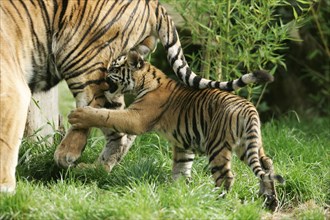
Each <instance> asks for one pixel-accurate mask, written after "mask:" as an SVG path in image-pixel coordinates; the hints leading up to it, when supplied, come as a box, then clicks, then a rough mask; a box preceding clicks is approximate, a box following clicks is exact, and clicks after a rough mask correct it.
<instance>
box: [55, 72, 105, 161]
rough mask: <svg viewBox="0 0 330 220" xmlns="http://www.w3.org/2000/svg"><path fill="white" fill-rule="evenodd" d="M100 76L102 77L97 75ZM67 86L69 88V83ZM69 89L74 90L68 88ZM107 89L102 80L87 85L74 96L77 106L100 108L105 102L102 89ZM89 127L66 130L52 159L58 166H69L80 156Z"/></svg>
mask: <svg viewBox="0 0 330 220" xmlns="http://www.w3.org/2000/svg"><path fill="white" fill-rule="evenodd" d="M99 78H102V77H99ZM68 84H69V88H70V83H69V82H68ZM70 89H71V91H75V90H74V89H72V88H70ZM105 89H108V85H107V84H106V83H105V82H104V83H102V84H100V85H94V86H90V87H87V88H86V89H85V90H84V91H83V92H81V93H79V95H77V96H76V97H75V98H76V103H77V107H81V106H86V105H89V106H92V107H96V108H100V107H102V106H104V104H105V98H104V95H103V91H104V90H105ZM88 133H89V128H86V129H73V128H72V127H71V128H70V129H69V130H68V132H67V134H66V135H65V137H64V138H63V140H62V141H61V143H60V145H59V146H57V149H56V151H55V153H54V160H55V162H56V164H57V165H58V166H61V167H70V166H73V165H74V162H75V161H76V160H77V159H79V158H80V156H81V154H82V152H83V150H84V149H85V146H86V143H87V138H88Z"/></svg>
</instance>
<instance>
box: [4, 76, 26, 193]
mask: <svg viewBox="0 0 330 220" xmlns="http://www.w3.org/2000/svg"><path fill="white" fill-rule="evenodd" d="M0 75H1V76H0V120H1V121H0V122H1V123H0V124H1V127H0V192H13V191H15V187H16V179H15V171H16V165H17V160H18V151H19V146H20V144H21V139H22V137H23V133H24V127H25V122H26V118H27V112H28V107H29V103H30V99H31V92H30V89H29V88H28V86H27V85H26V83H25V82H21V81H20V80H19V79H22V76H20V77H18V78H15V77H13V76H15V74H14V73H12V72H11V73H10V74H9V75H8V74H7V75H6V73H5V72H4V71H1V74H0ZM13 78H14V79H13Z"/></svg>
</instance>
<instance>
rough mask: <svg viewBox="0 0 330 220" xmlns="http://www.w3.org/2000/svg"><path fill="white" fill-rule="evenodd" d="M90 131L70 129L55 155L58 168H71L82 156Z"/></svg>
mask: <svg viewBox="0 0 330 220" xmlns="http://www.w3.org/2000/svg"><path fill="white" fill-rule="evenodd" d="M87 136H88V130H87V129H81V130H74V129H72V128H70V130H69V131H68V133H67V134H66V136H65V137H64V139H63V140H62V142H61V143H60V145H58V146H57V149H56V151H55V153H54V160H55V162H56V164H57V165H58V166H61V167H65V168H66V167H70V166H73V165H74V162H75V161H76V160H77V159H78V158H79V157H80V156H81V153H82V151H83V150H84V148H85V145H86V142H87Z"/></svg>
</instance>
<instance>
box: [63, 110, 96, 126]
mask: <svg viewBox="0 0 330 220" xmlns="http://www.w3.org/2000/svg"><path fill="white" fill-rule="evenodd" d="M96 115H97V109H95V108H92V107H89V106H86V107H81V108H77V109H75V110H73V111H71V112H70V114H69V115H68V120H69V123H70V124H71V125H72V127H73V128H74V129H83V128H90V127H93V126H95V123H94V119H95V116H96Z"/></svg>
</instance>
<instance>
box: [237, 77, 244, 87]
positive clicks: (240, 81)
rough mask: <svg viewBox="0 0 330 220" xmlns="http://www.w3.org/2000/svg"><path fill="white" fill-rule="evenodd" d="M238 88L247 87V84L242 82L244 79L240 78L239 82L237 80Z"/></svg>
mask: <svg viewBox="0 0 330 220" xmlns="http://www.w3.org/2000/svg"><path fill="white" fill-rule="evenodd" d="M236 85H237V86H239V87H244V86H246V84H245V83H244V82H243V80H242V77H240V78H239V79H238V80H237V83H236Z"/></svg>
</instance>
